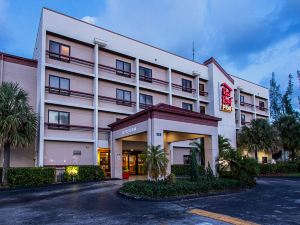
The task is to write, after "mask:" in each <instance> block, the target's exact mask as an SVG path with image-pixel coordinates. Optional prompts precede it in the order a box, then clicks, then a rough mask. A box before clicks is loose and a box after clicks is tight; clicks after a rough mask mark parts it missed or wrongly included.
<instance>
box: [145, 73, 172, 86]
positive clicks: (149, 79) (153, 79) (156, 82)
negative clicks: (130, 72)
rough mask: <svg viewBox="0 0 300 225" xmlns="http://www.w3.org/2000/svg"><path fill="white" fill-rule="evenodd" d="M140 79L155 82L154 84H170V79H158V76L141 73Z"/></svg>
mask: <svg viewBox="0 0 300 225" xmlns="http://www.w3.org/2000/svg"><path fill="white" fill-rule="evenodd" d="M140 81H144V82H148V83H153V84H158V85H162V86H168V85H169V82H168V81H164V80H160V79H156V78H153V77H147V76H143V75H140Z"/></svg>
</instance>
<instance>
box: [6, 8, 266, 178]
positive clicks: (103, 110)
mask: <svg viewBox="0 0 300 225" xmlns="http://www.w3.org/2000/svg"><path fill="white" fill-rule="evenodd" d="M70 28H72V29H70ZM51 43H52V44H51ZM50 45H51V46H52V47H50ZM53 46H54V47H53ZM51 49H54V50H53V51H57V52H53V51H51ZM55 49H56V50H55ZM62 52H64V53H66V54H67V55H64V54H60V53H62ZM2 55H3V54H2ZM0 56H1V54H0ZM6 57H8V56H6ZM10 57H11V58H14V57H13V56H10ZM16 58H18V57H15V59H14V60H11V59H10V60H1V58H0V62H1V63H2V64H1V65H2V67H1V68H2V70H1V71H2V72H1V79H2V81H16V82H18V83H20V85H21V86H22V87H23V88H24V89H25V90H26V91H28V93H29V97H30V103H31V104H32V106H33V108H34V110H36V112H38V113H39V131H38V135H37V143H36V147H34V146H33V147H32V148H29V149H27V150H22V153H20V152H18V151H15V150H13V151H12V165H14V166H33V165H37V166H65V165H71V164H78V165H83V164H94V165H96V164H98V163H99V162H101V160H100V159H99V157H101V153H103V157H104V156H105V155H106V157H107V154H106V153H107V152H109V156H110V166H108V167H109V169H108V170H110V171H109V173H110V175H111V176H112V177H120V176H121V173H122V163H121V161H122V160H127V159H126V158H124V154H125V153H126V154H127V155H128V157H129V158H128V160H133V159H134V160H136V159H137V157H138V154H139V153H140V151H141V146H147V144H160V145H162V146H164V147H165V148H166V149H167V151H168V153H169V156H170V164H171V163H173V164H177V163H178V164H182V163H183V156H184V155H186V154H187V153H188V151H189V149H190V145H189V143H190V141H192V140H197V139H198V138H199V137H203V138H204V139H205V147H206V154H207V159H209V160H210V164H211V165H214V163H215V161H214V159H215V158H216V157H217V151H218V150H217V135H218V134H221V135H224V136H225V137H227V138H229V139H230V140H231V143H232V145H233V146H234V147H235V146H236V133H237V132H238V130H239V129H240V128H241V126H243V125H247V124H248V122H250V121H251V120H252V119H254V118H266V119H268V118H269V112H268V104H269V103H268V89H266V88H264V87H261V86H259V85H257V84H254V83H251V82H249V81H246V80H243V79H241V78H239V77H236V76H233V75H231V74H229V73H227V72H226V71H225V70H224V69H223V68H222V67H221V66H220V65H219V64H218V62H217V61H216V60H215V59H214V58H211V59H209V60H207V61H206V62H204V63H203V64H200V63H197V62H193V61H191V60H188V59H185V58H182V57H179V56H177V55H175V54H172V53H169V52H166V51H164V50H161V49H158V48H156V47H153V46H150V45H147V44H144V43H142V42H140V41H137V40H134V39H131V38H128V37H125V36H123V35H120V34H117V33H114V32H112V31H109V30H106V29H103V28H100V27H96V26H94V25H91V24H88V23H85V22H83V21H80V20H78V19H75V18H72V17H69V16H66V15H63V14H60V13H58V12H54V11H52V10H49V9H43V11H42V18H41V21H40V24H39V29H38V34H37V39H36V46H35V50H34V60H28V59H19V61H18V60H16ZM120 68H121V69H120ZM141 68H144V69H146V70H147V71H148V75H149V74H151V76H150V75H149V77H148V78H147V77H146V78H147V79H145V77H144V76H143V75H142V74H140V70H141ZM50 77H52V78H50ZM53 77H56V78H55V79H54V78H53ZM50 79H53V80H52V83H51V82H50ZM61 83H63V85H64V87H66V86H68V90H64V89H63V88H61V86H60V85H61ZM224 83H225V84H226V85H227V86H228V87H229V88H230V89H231V90H232V91H231V92H230V96H229V98H232V103H231V108H232V109H231V111H229V112H226V111H224V110H222V106H221V104H222V85H223V84H224ZM51 85H52V86H51ZM53 85H56V86H55V87H54V86H53ZM184 85H187V86H184ZM141 95H142V96H141ZM241 95H242V96H244V103H248V104H241V102H240V99H241V97H240V96H241ZM128 96H130V98H129V97H128ZM120 98H121V99H120ZM145 99H147V102H148V105H147V104H145V103H144V102H142V101H145ZM150 101H152V102H150ZM262 102H263V103H262ZM160 103H163V104H167V105H171V106H175V107H178V108H182V107H183V104H185V105H186V104H191V105H192V111H193V112H195V113H198V114H200V108H201V113H203V111H204V113H205V115H209V116H212V117H216V118H220V119H221V120H220V121H219V122H218V125H217V126H216V127H210V126H209V127H207V126H206V125H203V124H202V125H201V124H197V123H196V124H195V123H189V122H186V121H176V120H161V119H159V118H156V119H154V120H153V121H152V122H151V124H152V125H151V128H150V124H149V121H143V122H141V123H138V124H136V125H135V129H134V130H135V131H134V132H138V133H134V132H133V133H131V134H130V136H132V135H133V136H134V135H137V136H136V138H135V140H127V139H128V138H129V137H128V136H126V135H125V136H124V134H123V136H122V135H120V133H119V132H121V133H122V132H123V131H124V132H125V133H126V134H128V133H127V132H128V131H126V130H130V129H132V125H128V127H126V128H124V130H123V131H121V130H119V131H113V130H112V129H111V126H110V125H111V124H113V123H115V122H116V121H119V120H121V119H125V118H127V117H128V116H131V115H135V114H136V113H139V112H141V111H143V110H145V109H146V110H147V108H149V107H151V106H153V105H157V104H160ZM170 110H172V109H170ZM49 111H54V112H55V113H57V115H56V114H55V115H56V116H55V117H53V118H56V117H57V118H56V119H57V124H51V123H49ZM64 113H65V114H64ZM188 113H189V111H188V110H186V111H182V114H188ZM66 114H68V118H63V119H64V123H65V122H66V121H68V122H67V124H60V123H61V119H60V117H61V116H66ZM242 115H245V122H247V123H244V122H243V121H241V117H242ZM54 120H55V119H54ZM157 133H161V134H162V135H161V136H156V134H157ZM170 134H172V135H171V136H170ZM193 135H194V136H193ZM169 136H170V137H169ZM172 136H173V139H172V141H171V139H170V138H171V137H172ZM175 136H176V138H174V137H175ZM191 137H193V138H191ZM124 138H125V139H124ZM132 138H133V137H132ZM121 139H122V141H120V140H121ZM129 139H130V138H129ZM133 139H134V138H133ZM140 139H143V140H140ZM128 141H129V142H128ZM141 141H142V142H143V143H141ZM122 143H123V144H124V143H126V144H125V145H123V144H122ZM134 143H135V144H134ZM129 146H131V147H129ZM173 149H175V150H173ZM131 150H133V153H136V155H135V156H133V155H132V154H131V153H130V151H131ZM104 153H105V154H104ZM122 154H123V155H122ZM126 157H127V156H126ZM134 157H136V158H134ZM104 161H107V159H105V160H104ZM106 166H107V165H106Z"/></svg>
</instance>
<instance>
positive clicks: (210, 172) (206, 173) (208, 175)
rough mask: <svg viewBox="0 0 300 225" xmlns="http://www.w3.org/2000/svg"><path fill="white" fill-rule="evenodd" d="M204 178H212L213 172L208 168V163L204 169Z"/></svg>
mask: <svg viewBox="0 0 300 225" xmlns="http://www.w3.org/2000/svg"><path fill="white" fill-rule="evenodd" d="M205 176H206V177H213V176H214V173H213V170H212V169H211V166H210V163H209V162H208V165H207V167H206V169H205Z"/></svg>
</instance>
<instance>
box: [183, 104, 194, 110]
mask: <svg viewBox="0 0 300 225" xmlns="http://www.w3.org/2000/svg"><path fill="white" fill-rule="evenodd" d="M182 108H183V109H186V110H190V111H193V105H192V104H190V103H186V102H183V103H182Z"/></svg>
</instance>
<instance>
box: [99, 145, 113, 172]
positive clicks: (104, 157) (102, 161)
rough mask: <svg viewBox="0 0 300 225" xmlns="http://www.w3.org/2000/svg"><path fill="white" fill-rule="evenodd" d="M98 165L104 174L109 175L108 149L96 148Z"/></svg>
mask: <svg viewBox="0 0 300 225" xmlns="http://www.w3.org/2000/svg"><path fill="white" fill-rule="evenodd" d="M98 165H100V167H101V168H102V169H103V171H104V172H105V173H106V175H110V149H106V148H99V149H98Z"/></svg>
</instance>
